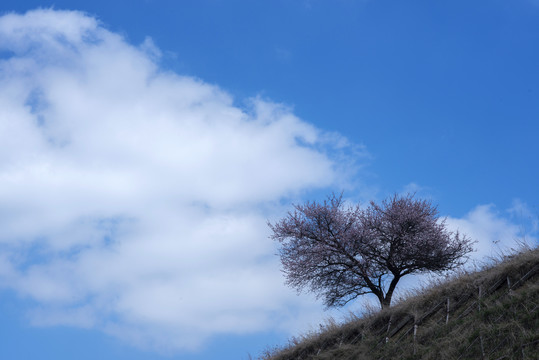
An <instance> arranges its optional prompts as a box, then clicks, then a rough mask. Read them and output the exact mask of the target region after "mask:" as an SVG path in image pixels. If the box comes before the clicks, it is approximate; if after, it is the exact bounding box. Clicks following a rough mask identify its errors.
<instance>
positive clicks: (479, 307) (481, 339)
mask: <svg viewBox="0 0 539 360" xmlns="http://www.w3.org/2000/svg"><path fill="white" fill-rule="evenodd" d="M478 295H479V296H478V298H477V307H478V310H479V311H481V285H479V294H478ZM479 345H480V346H481V359H484V358H485V346H484V345H483V334H481V325H479Z"/></svg>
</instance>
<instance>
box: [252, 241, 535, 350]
mask: <svg viewBox="0 0 539 360" xmlns="http://www.w3.org/2000/svg"><path fill="white" fill-rule="evenodd" d="M261 359H265V360H288V359H294V360H296V359H318V360H323V359H324V360H326V359H327V360H329V359H354V360H357V359H436V360H443V359H496V360H501V359H539V249H534V250H527V251H524V252H521V253H519V254H516V255H512V256H506V257H504V259H503V260H500V261H498V262H496V263H495V264H492V265H490V266H488V267H486V268H485V269H482V270H479V271H477V272H472V273H463V274H461V275H459V276H457V277H455V278H453V279H451V280H447V281H445V282H443V283H440V284H438V285H434V286H431V287H429V288H426V289H424V290H422V291H420V292H418V294H416V295H415V296H411V297H409V298H407V299H406V300H404V301H401V302H400V303H397V304H396V305H395V306H393V307H391V308H390V309H387V310H384V311H379V312H376V313H374V314H372V315H370V316H366V317H363V318H358V319H353V320H351V321H348V322H346V323H344V324H342V325H336V324H333V325H328V326H326V327H325V328H324V329H323V331H320V332H318V333H315V334H309V335H305V336H303V337H302V338H301V340H299V341H298V340H295V341H292V342H291V343H290V344H289V345H288V346H286V347H283V348H280V349H274V350H271V351H267V352H266V353H265V354H264V355H263V356H262V357H261Z"/></svg>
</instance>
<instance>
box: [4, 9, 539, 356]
mask: <svg viewBox="0 0 539 360" xmlns="http://www.w3.org/2000/svg"><path fill="white" fill-rule="evenodd" d="M38 9H40V10H38ZM538 66H539V3H538V2H537V1H532V0H515V1H507V0H490V1H486V0H485V1H473V2H470V1H444V2H442V1H437V2H432V1H426V0H425V1H381V0H370V1H368V0H364V1H359V0H358V1H354V0H337V1H327V0H310V1H309V0H289V1H284V0H283V1H239V0H231V1H219V0H199V1H158V0H145V1H138V0H130V1H114V2H111V1H92V2H87V1H84V2H83V1H54V2H47V1H29V0H28V1H26V0H18V1H12V0H4V1H2V4H0V143H1V144H2V146H1V147H0V214H1V215H2V216H1V217H0V318H2V322H1V323H0V357H1V358H5V359H37V358H39V359H73V358H78V359H86V358H87V359H96V358H99V359H145V360H146V359H247V357H248V354H251V355H253V356H256V355H257V354H259V353H260V351H262V350H263V349H264V348H265V347H266V346H273V345H277V344H282V343H285V342H286V339H287V338H289V337H290V336H293V335H297V334H300V333H302V332H305V331H309V330H311V329H317V328H318V324H319V323H320V322H322V321H323V319H324V318H325V317H327V316H335V317H336V318H340V317H342V316H343V315H342V314H346V312H347V311H348V310H352V311H358V312H360V311H361V308H362V303H361V302H358V303H357V304H353V305H351V306H350V307H349V308H347V309H343V310H332V311H324V310H323V307H322V305H321V303H320V302H319V301H317V300H316V299H315V298H314V297H313V296H312V295H310V294H301V295H297V294H296V292H295V291H294V290H291V289H288V288H286V287H285V286H284V284H283V277H282V275H281V273H280V272H279V263H278V258H277V257H276V256H275V255H274V254H275V252H276V245H275V244H273V243H272V242H271V240H269V239H268V235H269V230H268V227H267V225H266V221H267V220H268V219H269V220H270V221H271V220H275V219H278V218H279V217H280V216H283V214H285V213H286V211H287V210H288V209H289V208H290V204H291V203H293V202H301V201H305V200H308V199H322V198H323V197H324V196H325V195H326V194H329V193H331V192H333V191H335V192H340V191H343V190H344V191H345V196H346V198H347V199H349V200H350V201H358V202H361V203H365V202H367V201H369V200H381V199H383V198H385V197H386V196H388V195H390V194H392V193H395V192H399V193H401V192H407V191H412V192H416V193H417V194H418V196H422V197H426V198H429V199H432V201H433V202H435V203H437V204H438V205H439V209H440V213H441V214H442V215H443V216H447V224H448V226H450V227H451V229H455V230H456V229H459V230H460V231H462V232H465V233H467V234H468V235H469V236H470V237H472V238H474V239H475V240H477V241H478V243H477V250H478V251H477V252H476V253H475V254H474V255H473V257H474V259H479V260H480V259H483V258H484V256H488V255H491V254H492V253H493V252H495V251H497V250H500V249H505V248H510V247H513V246H515V244H516V240H518V239H522V238H526V239H527V240H528V241H530V242H531V243H536V242H537V235H538V234H537V232H538V224H537V219H538V217H539V195H538V192H537V189H536V187H537V179H538V178H539V170H538V169H539V166H537V157H538V155H539V142H538V141H537V137H538V134H539V124H538V121H539V101H538V100H539V99H538V96H539V71H538Z"/></svg>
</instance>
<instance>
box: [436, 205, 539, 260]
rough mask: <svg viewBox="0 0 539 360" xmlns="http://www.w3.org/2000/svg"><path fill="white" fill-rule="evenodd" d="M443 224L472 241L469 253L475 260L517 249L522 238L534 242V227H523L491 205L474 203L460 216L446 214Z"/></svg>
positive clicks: (535, 239) (529, 242) (535, 240)
mask: <svg viewBox="0 0 539 360" xmlns="http://www.w3.org/2000/svg"><path fill="white" fill-rule="evenodd" d="M519 204H521V203H519ZM521 205H522V204H521ZM513 209H514V207H513ZM511 211H512V210H511V209H510V210H509V212H511ZM447 225H448V227H449V228H450V229H452V230H453V231H457V230H458V231H459V232H460V233H462V234H466V235H467V236H468V237H469V238H471V239H472V240H473V241H476V244H475V248H476V251H475V252H474V253H472V256H471V257H472V259H474V260H479V261H484V260H488V258H490V257H497V256H498V255H500V254H503V253H507V252H510V251H511V250H512V249H518V248H519V246H520V244H521V243H522V241H523V240H524V239H525V240H526V242H527V243H528V244H534V243H536V242H537V238H536V237H535V235H536V234H535V231H533V230H532V231H525V230H524V229H523V228H522V226H521V224H519V223H516V222H514V221H513V219H511V218H510V217H508V216H504V214H502V213H499V212H497V211H496V208H495V207H494V205H479V206H476V207H475V208H474V209H473V210H471V211H470V212H469V213H468V214H466V216H464V217H463V218H453V217H448V218H447Z"/></svg>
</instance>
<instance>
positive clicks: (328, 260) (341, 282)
mask: <svg viewBox="0 0 539 360" xmlns="http://www.w3.org/2000/svg"><path fill="white" fill-rule="evenodd" d="M294 208H295V210H294V211H292V212H289V213H288V215H287V216H286V217H285V218H283V219H281V220H280V221H278V222H276V223H275V224H271V223H270V224H269V226H270V228H271V229H272V231H273V234H272V236H271V237H272V238H273V239H274V240H277V241H279V242H280V244H281V247H280V250H279V253H280V257H281V262H282V265H283V270H284V273H285V275H286V280H287V284H288V285H290V286H292V287H294V288H296V289H298V290H301V289H303V288H305V287H307V288H308V289H309V290H311V291H312V292H314V293H315V294H317V295H318V296H319V297H323V298H324V303H325V305H326V306H328V307H333V306H342V305H345V304H346V303H348V302H349V301H351V300H354V299H356V298H357V297H359V296H361V295H365V294H374V295H375V296H376V297H377V298H378V300H379V301H380V306H381V307H382V308H385V307H389V306H390V305H391V298H392V296H393V292H394V290H395V288H396V286H397V283H398V282H399V280H400V279H401V278H402V277H403V276H405V275H408V274H413V273H423V272H438V273H440V272H444V271H447V270H451V269H454V268H455V267H457V266H459V265H461V264H462V263H463V262H464V260H465V258H466V254H468V253H469V252H470V251H471V250H472V246H471V241H470V239H469V238H467V237H466V236H462V235H461V234H459V233H458V232H455V233H453V232H451V231H449V230H448V229H447V227H446V224H445V220H444V219H440V218H439V216H438V210H437V208H436V206H433V205H432V204H431V203H430V202H429V201H427V200H420V199H415V198H414V196H413V195H409V194H408V195H405V196H400V195H394V196H393V197H391V198H388V199H386V200H384V201H382V203H381V204H376V203H374V202H371V203H370V205H369V206H368V207H367V208H365V209H362V208H361V207H360V206H359V205H346V204H345V202H344V201H343V198H342V195H341V196H336V195H332V196H330V197H328V199H327V200H326V201H324V202H322V203H318V202H307V203H305V204H303V205H294Z"/></svg>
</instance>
